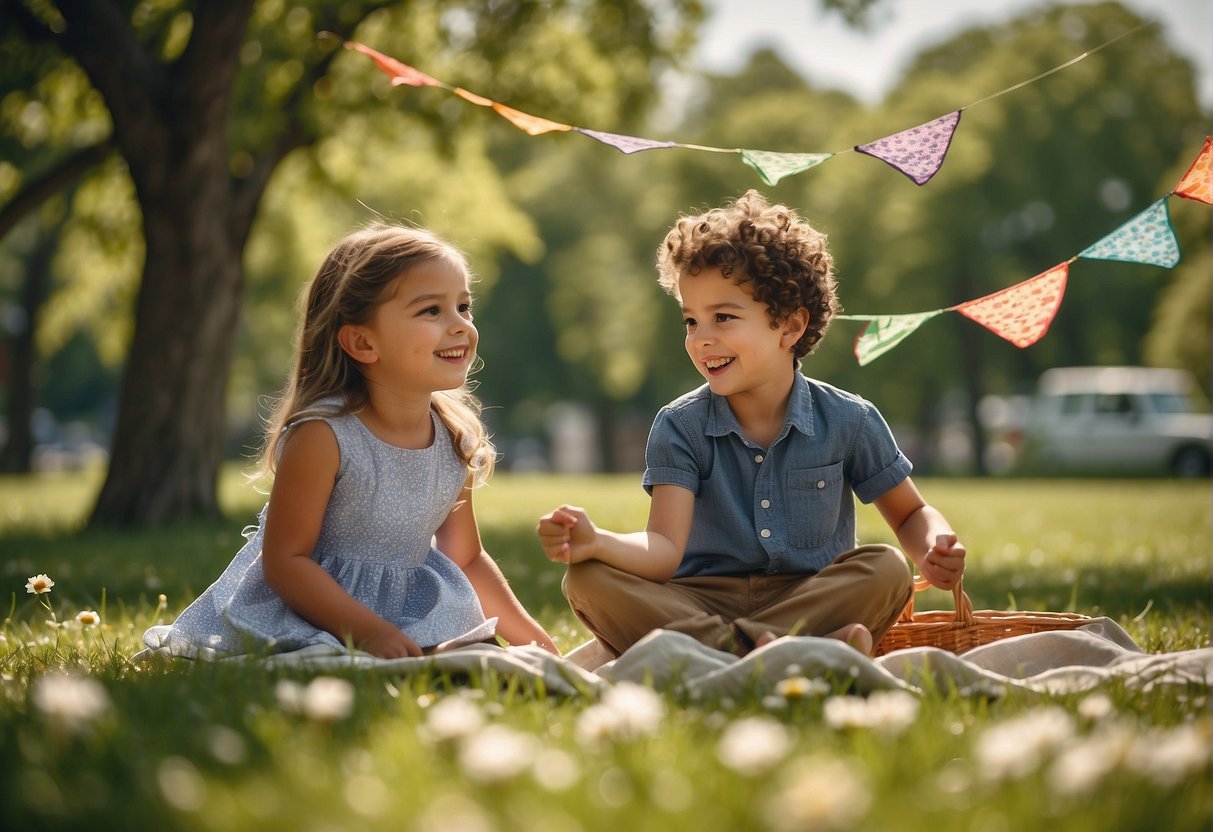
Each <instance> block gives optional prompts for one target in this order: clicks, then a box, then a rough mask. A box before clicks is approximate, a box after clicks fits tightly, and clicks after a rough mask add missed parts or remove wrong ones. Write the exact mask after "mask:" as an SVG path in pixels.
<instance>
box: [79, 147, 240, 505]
mask: <svg viewBox="0 0 1213 832" xmlns="http://www.w3.org/2000/svg"><path fill="white" fill-rule="evenodd" d="M224 150H225V148H220V149H219V152H218V154H217V155H218V156H219V157H220V158H221V160H222V161H223V164H221V165H214V164H212V165H209V166H207V165H200V166H198V168H197V169H196V170H197V173H198V175H197V176H190V177H186V176H180V175H179V176H177V177H175V178H172V179H171V181H168V182H165V183H164V185H165V187H163V188H162V189H160V190H157V191H155V192H151V193H144V194H143V195H142V199H141V204H142V206H143V210H144V212H145V215H144V222H143V226H144V234H145V238H146V240H147V261H146V264H145V267H144V272H143V280H142V283H141V286H140V292H139V301H138V306H137V309H136V314H135V334H134V340H133V342H132V344H131V349H130V353H129V358H128V361H127V365H126V368H125V372H124V375H123V380H122V392H121V398H120V399H119V406H118V418H117V423H116V429H115V434H114V438H113V443H112V445H111V458H110V466H109V473H108V475H107V476H106V480H105V484H104V486H103V487H102V489H101V494H100V496H99V497H98V500H97V504H96V507H95V508H94V510H93V516H92V521H91V523H92V525H94V526H96V525H142V524H160V523H165V522H169V521H173V520H179V519H186V518H195V517H209V518H213V517H218V516H219V506H218V501H217V497H216V482H217V478H218V470H219V464H220V461H221V460H222V457H223V440H224V417H225V407H224V403H225V400H226V388H227V378H228V371H229V369H230V366H231V362H232V350H233V344H234V338H233V334H234V333H235V331H236V326H237V323H238V321H239V314H240V298H241V296H242V291H243V280H244V276H243V269H242V264H241V251H242V249H243V240H237V239H233V235H232V233H231V232H230V230H229V222H228V219H227V218H228V215H229V207H230V198H228V197H227V195H226V193H225V191H226V187H224V188H217V187H216V185H215V183H216V181H217V182H220V183H223V184H224V185H225V186H226V183H227V181H228V177H227V167H226V154H225V152H223V151H224ZM211 153H212V154H214V153H215V151H214V150H212V151H211ZM178 170H181V168H178ZM208 179H209V180H210V181H209V182H207V180H208ZM167 449H172V452H171V453H166V450H167Z"/></svg>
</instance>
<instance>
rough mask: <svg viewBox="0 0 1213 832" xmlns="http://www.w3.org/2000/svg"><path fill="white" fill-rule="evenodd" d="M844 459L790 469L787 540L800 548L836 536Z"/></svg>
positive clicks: (816, 544) (827, 540)
mask: <svg viewBox="0 0 1213 832" xmlns="http://www.w3.org/2000/svg"><path fill="white" fill-rule="evenodd" d="M842 489H843V476H842V463H841V462H836V463H834V464H833V465H824V466H822V467H820V468H795V469H792V470H790V471H788V498H789V499H788V540H789V541H790V542H791V544H792V545H793V546H796V547H797V548H800V549H815V548H817V547H818V546H824V545H825V544H826V543H828V542H829V540H830V538H831V537H833V536H834V531H835V528H836V527H837V525H838V511H839V507H840V505H841V501H842Z"/></svg>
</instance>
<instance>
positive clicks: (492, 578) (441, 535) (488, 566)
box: [435, 485, 560, 656]
mask: <svg viewBox="0 0 1213 832" xmlns="http://www.w3.org/2000/svg"><path fill="white" fill-rule="evenodd" d="M435 537H436V538H437V543H438V550H439V551H440V552H442V553H443V554H445V555H446V556H447V557H449V558H450V559H451V560H452V561H454V562H455V564H456V565H457V566H458V567H459V568H460V569H462V570H463V574H465V575H467V578H468V580H469V581H470V582H471V584H472V588H473V589H475V590H476V595H477V597H478V598H479V599H480V607H481V609H483V610H484V614H485V615H486V616H487V617H489V618H492V617H493V616H496V617H497V632H498V633H500V634H501V636H502V637H503V638H504V639H505V640H506V641H508V642H509V643H510V644H531V643H532V642H534V643H535V644H538V645H539V646H540V647H542V648H543V649H544V650H547V651H548V652H550V653H555V654H556V655H558V656H559V655H560V651H559V650H558V649H556V645H555V644H553V643H552V637H551V636H550V635H548V633H547V631H546V630H544V629H543V627H541V626H540V625H539V623H538V622H537V621H536V620H535V619H534V618H532V617H531V614H530V613H528V612H527V611H526V609H525V608H524V607H523V606H522V603H521V602H520V601H519V600H518V598H517V596H515V595H514V591H513V590H512V589H510V585H509V583H508V582H507V581H506V579H505V576H504V575H503V574H501V570H500V569H499V568H498V566H497V563H496V561H494V560H493V559H492V558H491V557H490V556H489V553H488V552H486V551H485V550H484V545H483V544H482V543H481V541H480V529H479V527H478V526H477V525H476V513H475V510H474V509H473V508H472V489H471V487H470V485H465V486H464V487H463V492H462V493H461V494H460V495H459V500H458V502H456V503H455V507H454V508H453V509H451V513H450V514H448V515H447V518H446V520H444V521H443V523H442V525H441V526H440V527H439V528H438V532H437V534H436V535H435Z"/></svg>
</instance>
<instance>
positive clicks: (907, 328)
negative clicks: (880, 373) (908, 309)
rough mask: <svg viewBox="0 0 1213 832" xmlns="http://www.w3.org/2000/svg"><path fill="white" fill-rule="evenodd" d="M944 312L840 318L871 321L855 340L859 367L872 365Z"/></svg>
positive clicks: (939, 310) (940, 310)
mask: <svg viewBox="0 0 1213 832" xmlns="http://www.w3.org/2000/svg"><path fill="white" fill-rule="evenodd" d="M943 311H944V310H942V309H936V310H934V311H932V312H915V313H913V314H910V315H880V316H875V317H871V318H864V317H862V316H850V315H840V316H838V317H846V318H853V319H859V320H867V321H869V323H868V325H867V326H866V327H864V330H863V332H861V333H860V334H859V337H858V338H856V339H855V357H856V358H857V359H859V366H861V367H862V366H863V365H865V364H870V363H871V362H873V361H875V360H876V359H877V358H880V356H882V355H884V354H885V353H886V352H888V351H889V350H891V349H893V347H895V346H897V345H898V344H900V343H901V342H902V341H904V340H905V339H906V338H908V337H909V336H910V335H911V334H913V332H914V331H915V330H916V329H918V328H919V327H920V326H922V325H923V324H924V323H925V322H926V321H929V320H930V319H931V318H934V317H935V316H936V315H939V314H940V313H942V312H943Z"/></svg>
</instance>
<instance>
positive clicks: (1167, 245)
mask: <svg viewBox="0 0 1213 832" xmlns="http://www.w3.org/2000/svg"><path fill="white" fill-rule="evenodd" d="M1078 256H1079V257H1083V258H1086V259H1087V260H1122V261H1124V262H1126V263H1148V264H1150V265H1152V266H1162V267H1163V268H1167V269H1170V268H1174V266H1175V264H1176V263H1178V262H1179V241H1178V240H1177V239H1175V229H1174V228H1172V227H1171V213H1170V209H1169V208H1168V207H1167V197H1163V198H1162V199H1160V200H1158V201H1157V202H1155V203H1154V204H1153V205H1151V206H1150V207H1149V208H1147V209H1146V210H1144V211H1142V212H1141V213H1140V214H1138V215H1137V216H1135V217H1133V218H1132V219H1131V220H1129V221H1128V222H1126V223H1125V224H1124V225H1122V226H1121V227H1120V228H1118V229H1116V230H1115V231H1113V232H1112V233H1111V234H1109V235H1108V236H1106V237H1104V238H1103V239H1102V240H1100V241H1099V242H1097V243H1095V244H1094V245H1092V246H1088V247H1087V248H1086V249H1084V250H1083V251H1082V252H1081V253H1079V255H1078Z"/></svg>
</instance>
